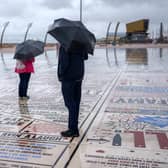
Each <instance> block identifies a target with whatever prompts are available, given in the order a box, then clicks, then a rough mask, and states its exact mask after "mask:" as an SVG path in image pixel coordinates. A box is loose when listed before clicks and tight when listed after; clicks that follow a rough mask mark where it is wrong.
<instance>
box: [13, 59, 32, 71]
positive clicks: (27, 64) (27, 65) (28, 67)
mask: <svg viewBox="0 0 168 168" xmlns="http://www.w3.org/2000/svg"><path fill="white" fill-rule="evenodd" d="M34 61H35V59H34V58H32V59H30V60H26V61H20V60H17V61H16V67H15V72H16V73H32V72H33V73H34V67H33V62H34Z"/></svg>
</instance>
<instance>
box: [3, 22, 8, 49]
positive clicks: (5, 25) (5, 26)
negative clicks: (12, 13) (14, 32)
mask: <svg viewBox="0 0 168 168" xmlns="http://www.w3.org/2000/svg"><path fill="white" fill-rule="evenodd" d="M9 23H10V22H9V21H8V22H6V23H5V24H4V28H3V30H2V34H1V47H2V42H3V37H4V33H5V30H6V28H7V26H8V25H9Z"/></svg>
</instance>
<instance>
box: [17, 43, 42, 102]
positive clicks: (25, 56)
mask: <svg viewBox="0 0 168 168" xmlns="http://www.w3.org/2000/svg"><path fill="white" fill-rule="evenodd" d="M43 52H44V43H43V42H41V41H35V40H26V41H24V42H23V43H20V44H18V45H17V46H16V51H15V55H14V59H16V67H15V72H16V73H18V74H19V78H20V82H19V93H18V94H19V99H20V100H28V99H29V96H28V95H27V90H28V84H29V80H30V77H31V73H34V66H33V63H34V62H35V58H34V57H35V56H37V55H40V54H42V53H43Z"/></svg>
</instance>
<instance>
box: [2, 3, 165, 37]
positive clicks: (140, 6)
mask: <svg viewBox="0 0 168 168" xmlns="http://www.w3.org/2000/svg"><path fill="white" fill-rule="evenodd" d="M79 6H80V0H24V1H23V0H0V26H1V28H0V30H2V27H3V25H4V23H5V22H6V21H10V25H9V26H8V29H7V32H8V34H19V33H20V34H24V32H25V30H26V26H27V24H28V23H30V22H33V26H32V27H31V30H30V31H31V33H32V34H35V35H36V36H37V37H36V38H38V36H40V37H41V36H44V35H45V32H46V30H47V28H48V25H49V24H51V23H52V22H53V20H54V19H57V18H60V17H66V18H69V19H75V20H77V19H79V13H80V12H79ZM167 6H168V0H83V22H84V24H85V25H86V26H87V27H88V29H90V30H91V31H92V32H94V33H95V35H96V36H97V37H102V36H105V34H106V29H107V25H108V23H109V22H110V21H111V22H112V26H111V31H114V28H115V25H116V24H117V21H120V23H121V24H120V26H119V31H125V24H126V23H128V22H131V21H134V20H138V19H143V18H149V19H150V32H152V31H154V32H156V31H158V30H159V24H160V22H163V23H164V27H165V31H167V32H168V23H167V22H168V14H167V13H168V12H167ZM18 30H19V31H18Z"/></svg>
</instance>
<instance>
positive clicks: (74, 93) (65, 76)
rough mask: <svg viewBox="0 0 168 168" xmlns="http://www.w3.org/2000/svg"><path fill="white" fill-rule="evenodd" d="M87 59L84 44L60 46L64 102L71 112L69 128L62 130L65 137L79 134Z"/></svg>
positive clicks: (59, 63) (59, 75)
mask: <svg viewBox="0 0 168 168" xmlns="http://www.w3.org/2000/svg"><path fill="white" fill-rule="evenodd" d="M86 59H88V54H87V51H86V49H85V47H84V46H83V45H82V44H80V43H78V42H75V41H74V42H72V44H71V46H70V48H69V49H68V50H66V49H65V48H64V47H63V46H62V45H61V46H60V50H59V56H58V71H57V73H58V79H59V81H61V89H62V94H63V98H64V103H65V106H66V107H67V108H68V112H69V118H68V130H66V131H62V132H61V135H62V136H63V137H78V136H79V129H78V117H79V108H80V101H81V87H82V80H83V77H84V60H86Z"/></svg>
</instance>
